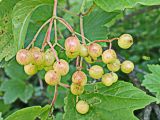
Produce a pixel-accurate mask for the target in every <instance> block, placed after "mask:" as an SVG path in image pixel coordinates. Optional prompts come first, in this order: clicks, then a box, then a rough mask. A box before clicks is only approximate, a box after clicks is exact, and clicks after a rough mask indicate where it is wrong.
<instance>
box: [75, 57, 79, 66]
mask: <svg viewBox="0 0 160 120" xmlns="http://www.w3.org/2000/svg"><path fill="white" fill-rule="evenodd" d="M78 67H79V56H77V59H76V68H78Z"/></svg>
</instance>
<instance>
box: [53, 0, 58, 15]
mask: <svg viewBox="0 0 160 120" xmlns="http://www.w3.org/2000/svg"><path fill="white" fill-rule="evenodd" d="M53 16H57V0H54V7H53Z"/></svg>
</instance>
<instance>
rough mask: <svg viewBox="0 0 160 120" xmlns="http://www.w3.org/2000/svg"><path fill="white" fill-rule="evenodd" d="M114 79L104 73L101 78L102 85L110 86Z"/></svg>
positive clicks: (109, 74)
mask: <svg viewBox="0 0 160 120" xmlns="http://www.w3.org/2000/svg"><path fill="white" fill-rule="evenodd" d="M114 80H115V78H114V76H113V75H112V74H111V73H106V74H104V75H103V76H102V83H103V84H104V85H105V86H111V85H112V84H113V82H114Z"/></svg>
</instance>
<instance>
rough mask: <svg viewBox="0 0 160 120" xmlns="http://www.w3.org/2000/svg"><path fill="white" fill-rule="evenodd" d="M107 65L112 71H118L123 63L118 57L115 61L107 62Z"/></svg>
mask: <svg viewBox="0 0 160 120" xmlns="http://www.w3.org/2000/svg"><path fill="white" fill-rule="evenodd" d="M107 67H108V69H109V70H110V71H113V72H116V71H118V70H119V69H120V67H121V63H120V61H119V59H116V60H115V61H114V62H113V63H109V64H107Z"/></svg>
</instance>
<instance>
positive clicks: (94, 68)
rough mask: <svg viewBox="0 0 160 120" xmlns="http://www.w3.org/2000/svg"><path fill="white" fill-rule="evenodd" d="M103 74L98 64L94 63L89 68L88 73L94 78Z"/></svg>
mask: <svg viewBox="0 0 160 120" xmlns="http://www.w3.org/2000/svg"><path fill="white" fill-rule="evenodd" d="M103 74H104V71H103V68H102V67H101V66H98V65H94V66H92V67H91V68H90V69H89V75H90V76H91V77H92V78H94V79H99V78H101V77H102V75H103Z"/></svg>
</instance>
